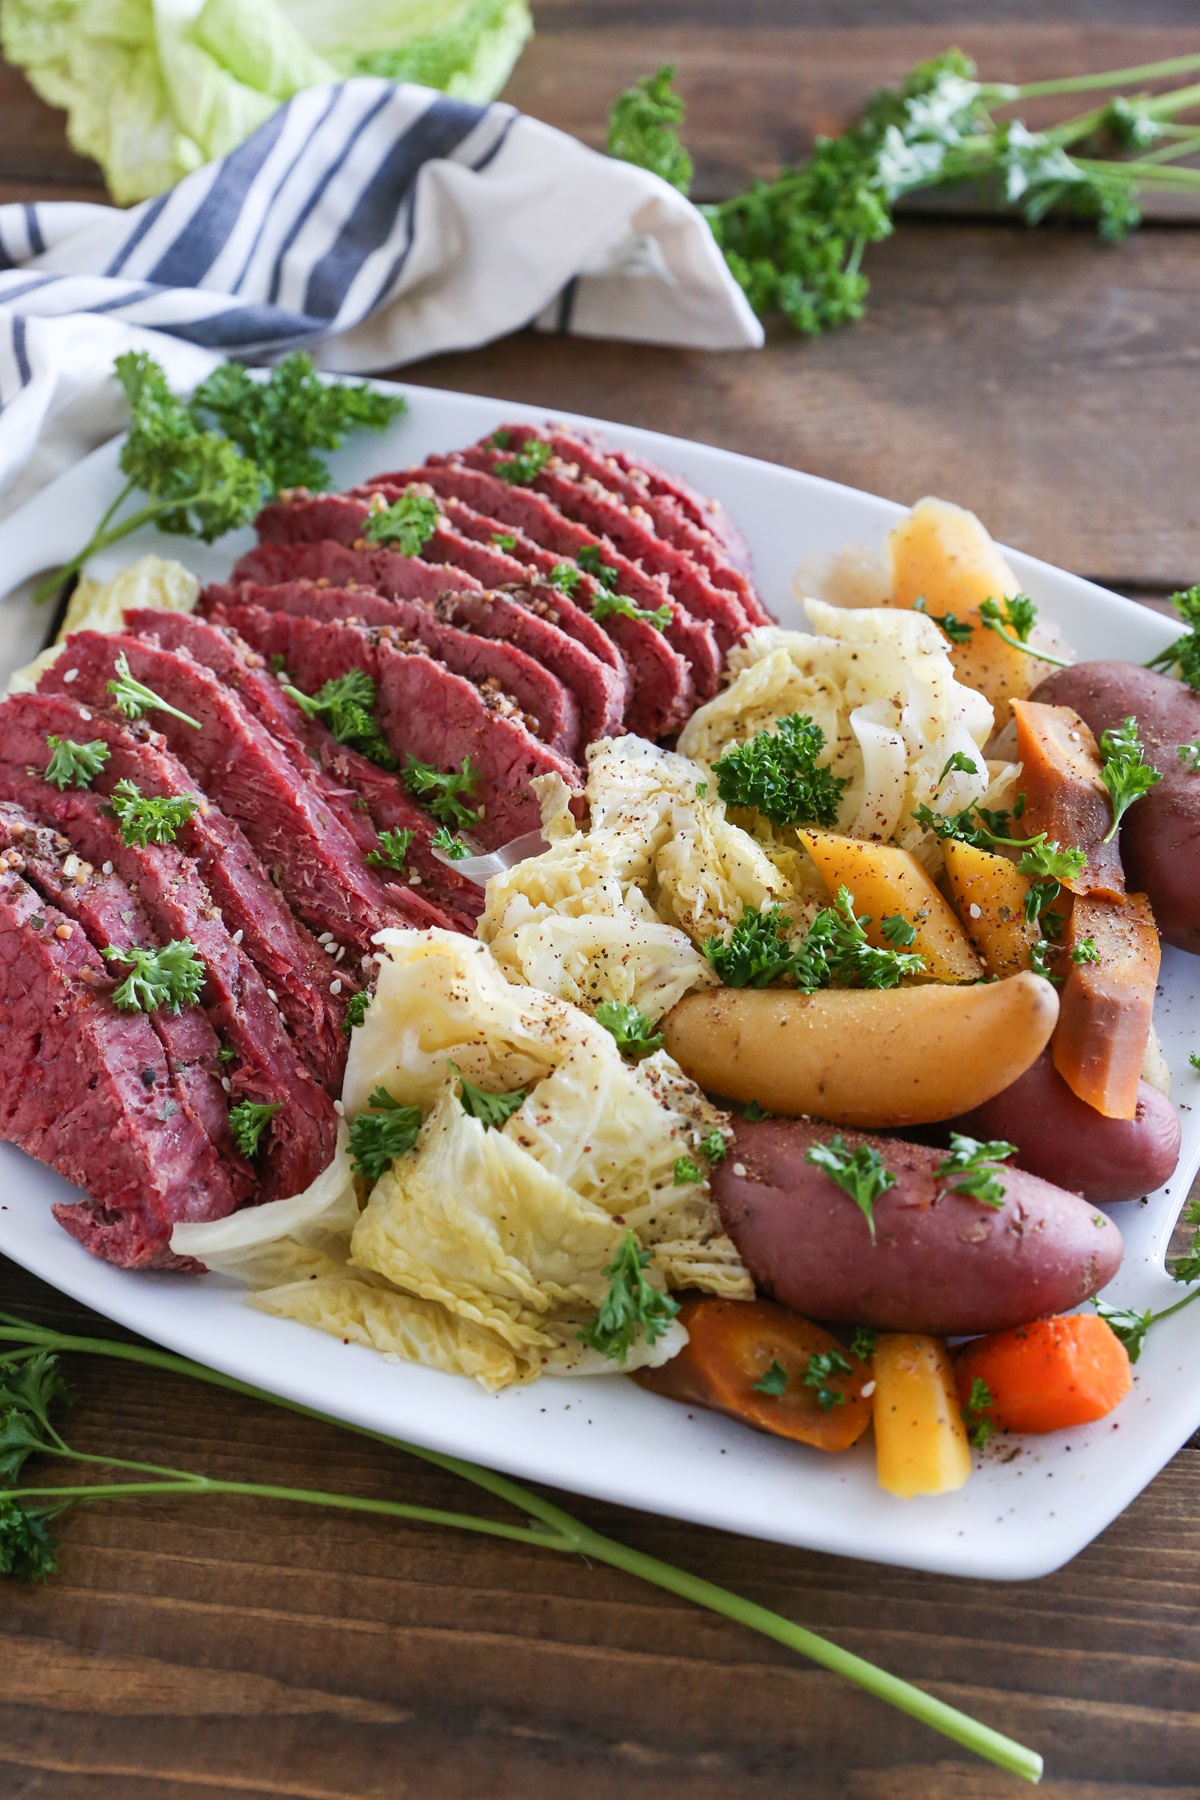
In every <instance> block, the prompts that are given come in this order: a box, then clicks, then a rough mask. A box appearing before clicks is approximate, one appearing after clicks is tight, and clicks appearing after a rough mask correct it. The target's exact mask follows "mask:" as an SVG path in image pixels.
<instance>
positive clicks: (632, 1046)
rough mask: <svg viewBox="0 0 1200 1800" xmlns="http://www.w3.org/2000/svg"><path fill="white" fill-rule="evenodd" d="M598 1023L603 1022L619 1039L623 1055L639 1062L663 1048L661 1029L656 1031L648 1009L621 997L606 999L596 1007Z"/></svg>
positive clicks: (605, 1027) (617, 1040) (607, 1029)
mask: <svg viewBox="0 0 1200 1800" xmlns="http://www.w3.org/2000/svg"><path fill="white" fill-rule="evenodd" d="M596 1023H597V1024H598V1025H603V1027H604V1029H605V1031H607V1032H610V1033H611V1035H612V1036H613V1037H614V1038H615V1039H616V1042H617V1048H618V1049H619V1050H620V1052H621V1055H622V1056H627V1057H628V1058H629V1059H630V1061H631V1062H638V1061H640V1060H641V1058H642V1057H643V1056H652V1055H653V1053H654V1052H655V1051H656V1050H661V1049H662V1044H663V1039H662V1033H661V1031H655V1029H654V1027H653V1025H652V1024H651V1023H650V1021H649V1019H648V1018H647V1017H646V1015H645V1013H644V1012H639V1010H638V1008H637V1007H636V1006H627V1005H625V1003H624V1002H623V1001H620V1000H602V1001H601V1002H600V1004H599V1006H598V1007H597V1008H596Z"/></svg>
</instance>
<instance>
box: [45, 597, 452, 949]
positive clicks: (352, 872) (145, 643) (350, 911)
mask: <svg viewBox="0 0 1200 1800" xmlns="http://www.w3.org/2000/svg"><path fill="white" fill-rule="evenodd" d="M257 647H258V646H255V648H257ZM121 652H124V654H125V655H126V656H127V657H128V659H129V665H130V668H131V670H132V673H133V675H134V677H135V678H136V679H137V680H138V681H141V682H144V683H145V684H146V686H147V687H149V688H151V689H152V690H153V692H154V693H156V694H157V695H159V696H160V697H161V698H162V699H163V700H165V701H167V702H168V704H169V705H171V706H174V707H176V708H178V710H179V711H181V712H184V713H187V714H188V715H189V717H190V718H192V719H195V720H197V721H198V725H199V728H198V729H197V728H196V727H195V726H192V725H190V724H185V723H184V722H183V721H181V720H179V719H175V718H172V717H171V716H170V715H169V714H168V713H165V712H163V711H161V710H156V709H154V708H151V711H150V718H151V722H152V723H153V724H154V725H155V727H156V728H158V729H159V730H161V731H162V733H163V736H164V737H165V738H166V739H167V742H168V743H169V744H170V746H171V749H172V750H173V751H174V752H175V754H176V755H177V756H178V757H179V758H180V760H181V762H183V763H184V764H185V765H186V767H187V768H188V769H189V770H190V771H191V773H192V775H193V776H194V777H195V779H196V780H197V781H198V782H199V783H200V786H201V788H202V789H203V791H204V792H205V793H206V794H207V795H208V796H209V798H210V799H212V800H215V801H216V803H217V805H218V806H219V807H220V808H221V809H222V811H223V812H226V813H228V814H230V815H231V817H233V818H234V819H236V820H237V822H238V824H239V825H240V826H241V827H242V829H243V831H244V832H245V833H246V836H247V837H248V838H249V839H250V842H251V844H252V845H253V846H254V848H255V850H257V852H258V854H259V856H260V857H261V859H262V861H263V863H264V864H265V865H266V867H267V868H268V869H269V870H270V871H271V872H272V874H273V876H274V878H275V880H276V881H277V883H278V885H279V887H280V889H281V891H282V892H283V894H284V896H285V898H286V899H287V902H288V904H289V905H290V907H291V908H292V911H293V912H295V913H297V914H298V915H299V917H300V918H301V919H303V920H304V922H305V924H306V925H308V926H309V928H310V929H311V930H313V931H315V932H317V933H323V932H326V931H328V932H332V933H333V936H334V937H335V938H336V939H337V941H338V942H339V943H344V944H348V945H349V946H350V947H351V948H352V949H353V950H354V951H355V952H356V954H357V955H358V956H363V955H366V954H368V953H370V951H371V941H372V939H373V937H374V936H375V934H376V932H378V931H381V930H382V929H384V927H386V926H388V925H396V924H404V925H414V926H430V925H448V924H449V921H448V920H447V918H446V917H445V915H444V914H443V913H442V912H440V911H439V909H438V908H437V907H436V906H434V905H433V904H432V903H431V902H430V901H428V900H426V899H424V898H423V897H422V896H421V895H419V894H416V893H412V892H411V891H410V890H409V889H407V888H403V887H400V886H399V885H398V884H395V883H392V882H388V883H384V882H383V881H381V880H379V879H378V878H377V877H376V875H375V872H374V870H373V869H371V868H370V867H368V865H367V863H366V861H365V859H364V856H363V852H362V850H361V849H360V847H359V845H358V843H357V842H356V841H355V839H354V838H353V836H352V835H351V833H350V832H349V831H348V830H347V829H346V827H345V826H344V825H343V824H342V822H341V820H340V819H338V818H337V817H336V815H335V814H334V813H333V812H332V811H331V809H330V808H329V807H328V806H327V805H326V803H325V801H324V800H323V799H322V798H321V796H320V794H319V793H318V792H317V791H316V789H315V788H314V787H313V786H312V785H311V784H310V783H308V782H307V781H305V780H304V778H303V777H302V776H301V774H300V772H299V771H298V770H297V769H295V768H294V767H293V765H292V764H291V763H290V762H289V761H288V758H287V756H286V755H285V754H284V752H283V751H282V750H281V749H280V748H279V746H278V744H276V742H275V740H274V739H273V738H272V737H271V736H270V734H269V733H268V732H267V731H266V730H264V728H263V727H262V726H261V725H260V724H259V722H258V720H257V719H255V718H254V717H253V716H252V715H251V714H250V712H249V711H248V710H247V709H246V707H245V706H243V704H242V703H241V701H240V700H239V699H238V697H237V695H236V694H234V693H232V692H231V691H230V690H229V689H228V688H226V687H223V686H222V685H221V683H220V682H218V681H217V680H216V679H215V678H214V677H213V676H211V675H210V674H209V673H208V671H207V670H206V669H204V668H202V667H201V666H200V664H199V663H197V662H196V661H195V659H194V658H193V657H191V656H190V655H188V653H187V652H186V651H183V650H177V651H176V650H164V649H162V648H160V647H159V646H157V645H155V644H153V643H151V642H150V641H149V640H148V639H145V638H134V637H129V636H126V635H120V636H104V635H102V634H101V633H99V632H91V631H81V632H76V633H75V635H74V636H73V637H71V638H70V639H68V643H67V650H66V652H65V653H64V654H63V655H62V656H60V657H59V658H58V660H57V662H55V664H54V665H53V667H52V668H50V669H48V670H47V671H46V673H45V674H44V675H43V677H42V679H41V683H40V687H41V689H42V690H43V691H48V692H51V693H71V694H74V695H75V696H76V697H78V698H80V699H82V700H83V701H84V702H85V703H86V704H87V705H88V706H97V707H102V706H104V705H106V703H108V702H109V695H108V692H107V685H108V681H109V679H110V677H111V674H112V670H113V668H114V665H115V662H116V658H117V656H118V655H119V654H120V653H121ZM336 672H337V671H330V673H336Z"/></svg>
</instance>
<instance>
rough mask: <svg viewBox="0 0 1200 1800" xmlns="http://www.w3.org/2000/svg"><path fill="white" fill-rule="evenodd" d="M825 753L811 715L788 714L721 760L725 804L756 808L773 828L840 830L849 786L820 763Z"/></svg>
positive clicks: (717, 767)
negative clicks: (842, 804) (841, 809)
mask: <svg viewBox="0 0 1200 1800" xmlns="http://www.w3.org/2000/svg"><path fill="white" fill-rule="evenodd" d="M824 748H825V733H824V732H823V731H822V729H821V727H820V726H819V725H818V724H817V723H816V722H815V721H814V720H813V719H811V718H810V717H809V715H808V714H807V713H798V712H795V713H790V714H789V715H788V716H787V717H786V718H783V719H777V720H776V722H775V726H774V729H773V730H766V731H759V732H756V733H755V735H754V736H753V737H752V738H750V739H749V741H748V742H747V743H744V744H734V745H733V746H732V748H731V749H729V750H727V751H726V752H725V754H724V756H721V757H719V758H718V759H717V761H716V762H715V763H714V764H713V774H714V775H715V776H716V778H717V792H718V793H719V794H720V796H721V798H722V800H724V801H725V802H726V803H727V805H729V806H745V807H752V808H754V810H755V811H756V812H760V813H761V814H762V815H763V817H764V818H765V819H770V821H771V823H772V824H773V825H824V826H826V827H829V826H833V825H836V824H837V813H838V803H839V801H840V799H841V797H842V791H843V789H844V788H847V787H848V786H849V785H850V784H849V781H848V779H845V778H843V777H840V776H837V775H835V774H834V773H833V771H832V770H831V769H830V768H829V767H828V766H827V765H826V764H824V763H821V762H819V761H818V758H819V757H820V754H821V752H822V750H824Z"/></svg>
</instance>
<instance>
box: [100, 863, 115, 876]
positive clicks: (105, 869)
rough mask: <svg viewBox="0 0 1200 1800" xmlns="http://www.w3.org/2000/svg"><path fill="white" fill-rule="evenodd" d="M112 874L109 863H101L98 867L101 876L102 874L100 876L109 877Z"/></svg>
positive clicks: (111, 867)
mask: <svg viewBox="0 0 1200 1800" xmlns="http://www.w3.org/2000/svg"><path fill="white" fill-rule="evenodd" d="M112 872H113V866H112V864H111V863H110V862H108V863H101V865H100V873H101V874H102V875H111V874H112Z"/></svg>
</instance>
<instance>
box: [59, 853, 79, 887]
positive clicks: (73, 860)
mask: <svg viewBox="0 0 1200 1800" xmlns="http://www.w3.org/2000/svg"><path fill="white" fill-rule="evenodd" d="M62 872H63V874H64V876H65V877H66V879H67V880H68V881H74V879H75V877H76V875H78V873H79V858H78V857H77V856H76V854H75V852H74V851H73V850H72V851H71V853H70V855H69V856H64V857H63V866H62Z"/></svg>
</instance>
